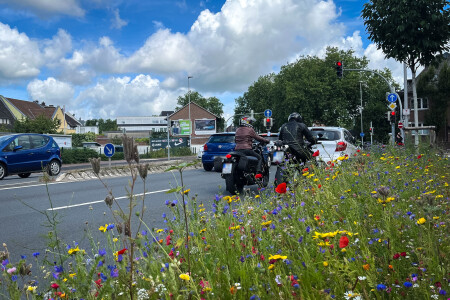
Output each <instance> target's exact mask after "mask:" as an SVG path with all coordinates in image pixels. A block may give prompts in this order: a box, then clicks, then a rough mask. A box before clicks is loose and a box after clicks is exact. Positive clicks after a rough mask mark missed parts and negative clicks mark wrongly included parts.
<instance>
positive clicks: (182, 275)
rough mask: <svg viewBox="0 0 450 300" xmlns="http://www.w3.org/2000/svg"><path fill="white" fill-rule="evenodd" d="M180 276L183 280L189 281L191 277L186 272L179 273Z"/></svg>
mask: <svg viewBox="0 0 450 300" xmlns="http://www.w3.org/2000/svg"><path fill="white" fill-rule="evenodd" d="M180 278H181V279H183V280H186V281H189V280H190V279H191V277H189V275H188V274H181V275H180Z"/></svg>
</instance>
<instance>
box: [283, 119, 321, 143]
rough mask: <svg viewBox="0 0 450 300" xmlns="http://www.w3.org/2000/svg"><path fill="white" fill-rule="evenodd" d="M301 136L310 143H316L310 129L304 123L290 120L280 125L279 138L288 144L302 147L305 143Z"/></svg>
mask: <svg viewBox="0 0 450 300" xmlns="http://www.w3.org/2000/svg"><path fill="white" fill-rule="evenodd" d="M303 137H305V138H306V139H307V140H308V141H309V142H310V143H311V144H315V143H316V141H315V140H314V137H313V136H312V134H311V131H309V129H308V127H307V126H306V125H305V124H304V123H299V122H297V121H295V120H291V121H289V122H287V123H285V124H283V126H281V129H280V135H279V138H280V140H282V141H283V142H285V143H286V144H288V145H289V146H297V147H303V146H304V145H305V142H304V140H303Z"/></svg>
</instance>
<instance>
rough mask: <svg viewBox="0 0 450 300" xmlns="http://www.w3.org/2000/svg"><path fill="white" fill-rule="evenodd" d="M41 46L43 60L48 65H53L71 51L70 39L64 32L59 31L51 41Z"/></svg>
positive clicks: (46, 41)
mask: <svg viewBox="0 0 450 300" xmlns="http://www.w3.org/2000/svg"><path fill="white" fill-rule="evenodd" d="M43 44H44V50H43V55H44V58H45V59H46V60H47V61H48V62H49V64H53V63H54V62H57V61H59V60H60V59H62V58H64V56H65V55H66V54H67V53H69V52H70V51H71V50H72V37H71V36H70V34H68V33H67V32H66V31H65V30H63V29H59V30H58V33H57V34H56V35H54V36H53V38H52V39H51V40H45V41H44V42H43Z"/></svg>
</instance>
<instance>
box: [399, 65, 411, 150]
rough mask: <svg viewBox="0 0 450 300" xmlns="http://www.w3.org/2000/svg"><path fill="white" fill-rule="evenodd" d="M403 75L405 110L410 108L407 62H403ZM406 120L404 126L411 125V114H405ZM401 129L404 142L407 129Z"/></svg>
mask: <svg viewBox="0 0 450 300" xmlns="http://www.w3.org/2000/svg"><path fill="white" fill-rule="evenodd" d="M403 77H404V83H403V101H404V102H405V103H404V104H405V105H404V107H405V110H408V107H409V103H408V73H407V68H406V63H403ZM402 121H403V120H402ZM404 122H405V125H403V126H405V127H409V114H405V116H404ZM400 131H401V132H402V138H403V142H406V140H405V131H404V130H403V128H402V129H400Z"/></svg>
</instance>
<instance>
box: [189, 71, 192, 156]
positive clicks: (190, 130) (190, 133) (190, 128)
mask: <svg viewBox="0 0 450 300" xmlns="http://www.w3.org/2000/svg"><path fill="white" fill-rule="evenodd" d="M191 78H192V76H188V98H189V148H191V147H192V124H191V87H190V85H189V79H191Z"/></svg>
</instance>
